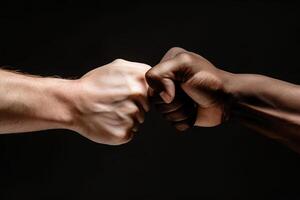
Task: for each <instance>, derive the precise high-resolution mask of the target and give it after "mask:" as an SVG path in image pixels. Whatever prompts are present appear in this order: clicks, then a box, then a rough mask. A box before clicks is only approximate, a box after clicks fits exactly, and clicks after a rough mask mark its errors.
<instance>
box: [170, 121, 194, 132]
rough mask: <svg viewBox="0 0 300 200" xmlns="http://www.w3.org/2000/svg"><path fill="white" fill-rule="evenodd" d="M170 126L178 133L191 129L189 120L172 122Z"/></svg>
mask: <svg viewBox="0 0 300 200" xmlns="http://www.w3.org/2000/svg"><path fill="white" fill-rule="evenodd" d="M172 125H173V126H174V127H175V128H176V130H178V131H186V130H187V129H189V128H191V127H192V126H193V125H192V124H191V123H190V122H189V120H185V121H180V122H173V123H172Z"/></svg>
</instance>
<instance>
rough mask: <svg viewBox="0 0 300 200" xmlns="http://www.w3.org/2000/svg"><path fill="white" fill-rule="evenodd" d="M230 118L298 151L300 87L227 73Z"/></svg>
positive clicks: (254, 76)
mask: <svg viewBox="0 0 300 200" xmlns="http://www.w3.org/2000/svg"><path fill="white" fill-rule="evenodd" d="M225 80H226V81H225V84H224V85H225V92H226V93H227V94H229V96H230V98H229V99H230V103H231V106H230V118H231V119H235V120H238V121H240V122H241V123H243V124H244V125H246V126H247V127H250V128H252V129H254V130H256V131H258V132H260V133H262V134H264V135H266V136H268V137H270V138H272V139H275V140H278V141H280V142H282V143H284V144H286V145H288V146H289V147H290V148H292V149H294V150H295V151H297V152H300V86H298V85H295V84H291V83H287V82H284V81H280V80H277V79H273V78H269V77H266V76H261V75H253V74H229V73H228V74H227V78H226V79H225Z"/></svg>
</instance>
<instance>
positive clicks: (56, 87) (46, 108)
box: [0, 70, 72, 133]
mask: <svg viewBox="0 0 300 200" xmlns="http://www.w3.org/2000/svg"><path fill="white" fill-rule="evenodd" d="M71 85H72V84H70V81H69V80H63V79H57V78H40V77H33V76H26V75H22V74H17V73H12V72H9V71H4V70H0V133H17V132H28V131H37V130H44V129H54V128H67V127H68V126H70V124H71V123H72V113H71V111H72V108H71V105H72V103H71V102H70V101H71V99H72V98H71V95H72V94H71V92H70V91H72V89H71V87H72V86H71Z"/></svg>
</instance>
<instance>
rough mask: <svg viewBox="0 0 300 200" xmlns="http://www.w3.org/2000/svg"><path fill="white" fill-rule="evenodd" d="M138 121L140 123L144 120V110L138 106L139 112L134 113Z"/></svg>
mask: <svg viewBox="0 0 300 200" xmlns="http://www.w3.org/2000/svg"><path fill="white" fill-rule="evenodd" d="M136 119H137V121H138V123H140V124H142V123H143V122H144V121H145V110H144V109H143V108H141V107H139V112H137V113H136Z"/></svg>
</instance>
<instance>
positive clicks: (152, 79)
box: [146, 54, 190, 103]
mask: <svg viewBox="0 0 300 200" xmlns="http://www.w3.org/2000/svg"><path fill="white" fill-rule="evenodd" d="M189 63H190V57H189V56H188V55H186V54H182V56H176V57H175V58H173V59H170V60H167V61H165V62H162V63H159V64H158V65H156V66H155V67H153V68H152V69H150V70H149V71H148V72H147V73H146V80H147V82H148V84H149V86H150V87H151V88H152V89H153V90H155V91H156V92H157V93H160V95H161V97H162V98H163V100H164V101H165V102H166V103H170V102H171V101H172V100H173V99H174V97H175V84H174V81H176V80H178V78H177V77H181V74H185V73H186V72H187V71H188V68H189ZM178 75H179V76H178ZM178 81H181V80H178Z"/></svg>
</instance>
